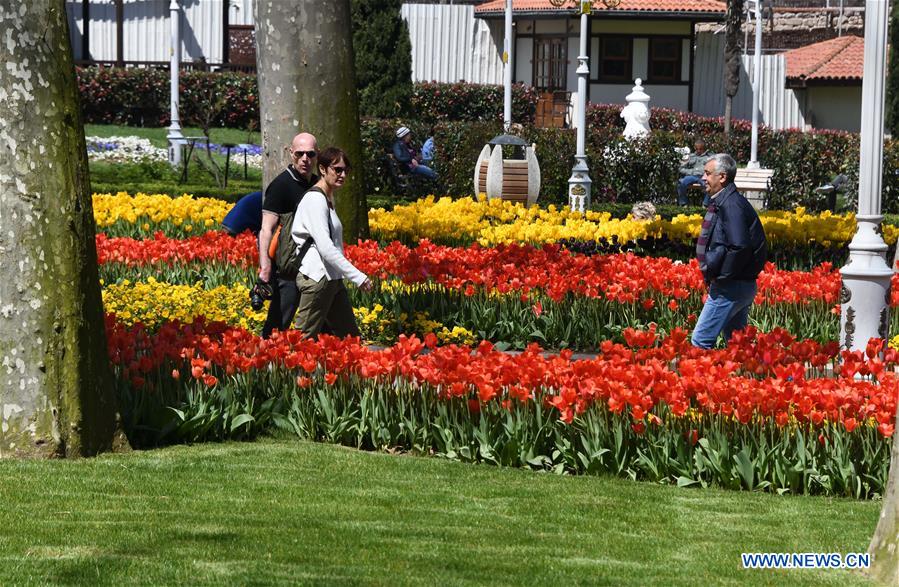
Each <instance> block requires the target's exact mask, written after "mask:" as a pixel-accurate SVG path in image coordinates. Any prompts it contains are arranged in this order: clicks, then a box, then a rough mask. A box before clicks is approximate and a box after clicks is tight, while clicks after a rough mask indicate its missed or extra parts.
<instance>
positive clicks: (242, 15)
mask: <svg viewBox="0 0 899 587" xmlns="http://www.w3.org/2000/svg"><path fill="white" fill-rule="evenodd" d="M228 3H229V4H230V6H229V8H228V10H229V12H228V22H230V23H231V24H239V25H248V24H254V23H255V22H256V21H255V20H254V19H253V9H254V7H255V6H254V5H255V2H254V1H253V0H228Z"/></svg>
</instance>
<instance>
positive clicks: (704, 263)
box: [692, 153, 768, 349]
mask: <svg viewBox="0 0 899 587" xmlns="http://www.w3.org/2000/svg"><path fill="white" fill-rule="evenodd" d="M736 175H737V164H736V162H735V161H734V159H733V157H731V156H730V155H726V154H723V153H719V154H717V155H713V156H712V158H711V159H710V160H709V161H708V163H706V164H705V172H704V175H703V178H704V180H705V183H706V191H707V192H708V194H709V196H711V203H710V204H709V207H708V209H707V212H706V215H705V218H704V219H703V221H702V229H701V231H700V234H699V239H698V240H697V241H696V258H697V259H698V260H699V268H700V269H701V270H702V276H703V278H704V279H705V282H706V284H707V285H708V286H709V297H708V299H706V302H705V306H703V308H702V313H701V314H700V315H699V320H698V321H697V322H696V328H695V329H694V330H693V337H692V342H693V346H697V347H700V348H704V349H710V348H712V347H713V346H715V342H716V341H717V340H718V335H719V334H721V333H722V332H723V333H724V337H725V339H728V340H729V339H730V336H731V334H732V333H733V331H734V330H739V329H741V328H744V327H745V326H746V322H747V319H748V318H749V307H750V306H752V300H753V299H754V298H755V293H756V278H757V277H758V275H759V273H761V272H762V269H763V268H764V267H765V261H766V260H767V259H768V242H767V239H766V238H765V230H764V229H763V228H762V222H761V220H759V215H758V214H757V213H756V211H755V209H754V208H753V207H752V205H751V204H750V203H749V202H747V201H746V198H744V197H743V196H742V195H741V194H740V192H738V191H737V188H736V186H735V185H734V177H736Z"/></svg>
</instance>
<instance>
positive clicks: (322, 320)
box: [290, 147, 372, 337]
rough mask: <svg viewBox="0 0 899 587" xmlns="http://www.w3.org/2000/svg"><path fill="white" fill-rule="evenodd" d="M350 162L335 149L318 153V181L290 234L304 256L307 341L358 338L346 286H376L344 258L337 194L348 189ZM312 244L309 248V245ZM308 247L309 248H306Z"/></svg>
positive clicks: (301, 319) (300, 315)
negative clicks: (321, 336) (320, 337)
mask: <svg viewBox="0 0 899 587" xmlns="http://www.w3.org/2000/svg"><path fill="white" fill-rule="evenodd" d="M349 172H350V160H349V159H348V158H347V155H346V153H344V152H343V151H342V150H340V149H338V148H336V147H328V148H327V149H325V150H324V151H322V152H321V153H319V155H318V173H319V177H321V179H320V180H318V182H317V183H316V184H315V185H314V186H312V187H311V188H309V191H307V192H306V194H305V195H304V196H303V198H302V200H300V204H299V206H297V211H296V214H295V215H294V220H293V227H292V229H291V231H290V234H291V236H292V237H293V240H294V242H295V243H296V244H297V248H298V249H299V250H300V251H301V252H302V251H303V250H305V253H304V254H303V258H302V261H301V262H300V272H299V274H298V275H297V288H298V289H299V292H300V304H299V308H298V309H297V318H296V327H297V328H298V329H299V330H301V331H302V332H303V333H305V335H306V336H307V337H316V336H318V335H319V334H320V333H322V332H324V333H326V334H333V335H335V336H359V327H358V326H357V325H356V319H355V317H354V316H353V307H352V306H351V305H350V299H349V296H348V295H347V291H346V287H345V286H344V284H343V280H344V278H346V279H349V280H350V281H352V282H353V283H354V284H356V285H357V286H358V287H360V288H361V289H363V290H365V291H368V290H370V289H371V287H372V283H371V280H370V279H369V278H368V276H367V275H365V274H364V273H362V272H361V271H359V270H358V269H356V267H354V266H353V264H352V263H350V262H349V261H348V260H347V258H346V257H345V256H344V254H343V224H341V222H340V218H338V217H337V212H336V210H335V209H334V193H335V192H336V191H337V190H338V189H340V188H341V187H343V184H344V182H345V181H346V178H347V175H349ZM308 239H311V241H312V242H311V243H310V244H309V245H306V241H307V240H308ZM304 245H306V246H304Z"/></svg>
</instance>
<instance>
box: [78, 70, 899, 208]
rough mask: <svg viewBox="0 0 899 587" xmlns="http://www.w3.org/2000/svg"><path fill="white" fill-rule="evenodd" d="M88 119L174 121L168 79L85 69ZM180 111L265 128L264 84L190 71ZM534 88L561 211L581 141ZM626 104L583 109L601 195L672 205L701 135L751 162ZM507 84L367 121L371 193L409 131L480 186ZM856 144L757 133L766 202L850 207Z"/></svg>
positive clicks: (659, 111)
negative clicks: (630, 137)
mask: <svg viewBox="0 0 899 587" xmlns="http://www.w3.org/2000/svg"><path fill="white" fill-rule="evenodd" d="M78 80H79V87H80V89H81V95H82V108H83V111H84V115H85V121H86V122H96V123H116V124H132V125H135V124H143V125H147V126H164V125H167V124H168V122H169V121H168V108H169V107H168V87H169V86H168V74H167V71H166V70H159V69H116V68H83V69H79V70H78ZM181 92H182V95H181V114H182V119H183V120H184V122H185V124H200V123H201V122H202V119H203V118H204V117H206V116H207V115H211V117H212V124H213V126H228V127H232V128H247V127H248V126H252V125H256V124H258V119H259V110H258V94H257V92H256V78H255V76H253V75H246V74H241V73H208V72H195V71H194V72H191V71H186V72H183V73H182V77H181ZM536 99H537V96H536V93H535V91H534V90H533V88H529V87H525V86H522V85H516V86H515V87H514V89H513V113H514V119H515V120H516V121H517V122H520V123H523V124H524V129H523V132H522V135H523V136H524V137H525V138H526V139H527V140H528V141H530V142H533V143H536V144H537V157H538V159H539V161H540V170H541V176H542V189H541V202H543V203H558V204H564V203H565V202H566V200H567V196H566V193H567V182H568V177H569V176H570V175H571V166H572V164H573V158H572V157H573V154H574V151H575V134H574V131H573V130H570V129H545V128H534V127H533V119H534V111H535V108H536ZM620 110H621V106H620V105H615V104H612V105H608V104H590V105H589V106H588V112H587V123H588V135H587V155H588V159H589V162H590V175H591V178H592V179H593V194H594V200H598V201H603V202H625V203H628V202H634V201H638V200H651V201H653V202H656V203H670V202H674V201H675V198H676V194H675V184H676V181H677V179H678V174H677V167H678V160H677V157H676V156H675V155H674V152H673V150H672V149H673V147H675V146H684V145H689V144H690V143H691V142H692V141H691V137H692V136H693V135H701V136H703V137H704V138H705V139H706V143H707V145H708V146H709V148H710V149H711V150H712V151H716V152H728V153H731V154H732V155H733V156H734V157H735V158H736V159H737V161H739V162H745V161H748V160H749V154H750V153H749V151H750V131H751V128H750V124H749V123H748V122H747V121H742V120H737V121H734V125H733V129H734V130H733V133H732V136H731V137H730V139H726V138H725V136H724V131H723V120H722V119H721V118H709V117H702V116H698V115H696V114H691V113H685V112H679V111H676V110H670V109H665V108H653V109H652V118H651V120H650V125H651V126H652V128H653V133H652V134H651V135H650V136H649V137H648V138H647V139H644V140H641V141H635V142H633V143H628V142H625V141H623V140H622V139H621V131H622V130H623V128H624V121H623V120H622V119H621V117H620ZM501 119H502V88H501V87H500V86H488V85H479V84H468V83H455V84H443V83H433V82H428V83H416V84H415V86H414V94H413V97H412V111H411V112H410V113H409V115H408V116H407V117H405V118H403V119H401V120H367V121H364V122H363V128H362V136H363V149H364V153H365V160H364V161H363V167H364V169H365V173H366V183H367V185H369V186H370V189H369V192H370V193H376V194H377V193H381V194H392V193H394V192H395V189H394V186H393V185H391V181H390V176H389V174H388V173H387V169H386V167H385V165H384V162H383V157H384V154H385V153H387V152H388V151H389V149H390V146H391V144H392V142H393V139H394V132H395V129H396V128H397V127H398V126H400V125H405V126H409V127H410V128H412V130H413V132H414V133H415V134H416V135H417V137H418V138H419V139H423V138H424V137H426V136H429V134H431V132H432V131H433V134H434V137H435V140H436V142H437V157H438V158H437V161H436V163H435V168H436V170H437V172H438V173H439V175H440V178H441V183H440V185H439V186H438V188H437V190H435V191H437V192H438V193H449V194H453V195H466V194H470V193H472V191H473V186H472V176H473V171H474V165H475V162H476V160H477V157H478V154H479V153H480V151H481V148H482V147H483V145H484V144H485V143H486V142H487V141H488V140H489V139H490V138H491V137H493V136H495V135H497V134H500V133H501V132H502V128H501ZM858 154H859V137H858V134H855V133H846V132H838V131H812V132H801V131H798V130H795V129H788V130H782V131H775V130H772V129H770V128H768V127H766V126H761V127H760V128H759V160H760V162H761V163H762V165H763V166H765V167H769V168H771V169H774V171H775V174H774V177H773V179H772V184H771V191H770V194H769V202H768V205H769V207H770V208H780V209H792V208H794V207H795V206H799V205H801V206H806V207H807V208H809V209H812V210H820V209H823V208H824V207H825V205H826V201H825V198H824V197H823V196H821V195H819V194H816V193H815V191H814V189H815V188H816V187H817V186H820V185H823V184H825V183H827V182H828V181H830V179H831V178H832V177H833V176H834V175H836V174H837V173H845V174H847V175H848V176H849V177H850V185H851V186H852V187H851V191H850V192H848V193H847V194H845V197H844V198H843V200H844V203H845V205H846V206H848V208H849V209H854V207H855V203H856V201H857V193H856V192H855V189H856V188H855V186H856V185H857V180H858ZM897 192H899V145H896V144H895V142H894V141H892V140H888V141H886V142H885V144H884V174H883V210H884V211H885V212H891V213H899V198H897V196H896V194H897Z"/></svg>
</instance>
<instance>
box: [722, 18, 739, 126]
mask: <svg viewBox="0 0 899 587" xmlns="http://www.w3.org/2000/svg"><path fill="white" fill-rule="evenodd" d="M726 19H727V20H726V23H725V32H724V135H725V136H726V137H727V138H728V139H729V138H730V127H731V115H732V109H733V101H734V96H736V95H737V90H739V89H740V69H741V68H742V66H743V63H742V59H741V57H740V28H741V26H742V24H743V0H727V16H726Z"/></svg>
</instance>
